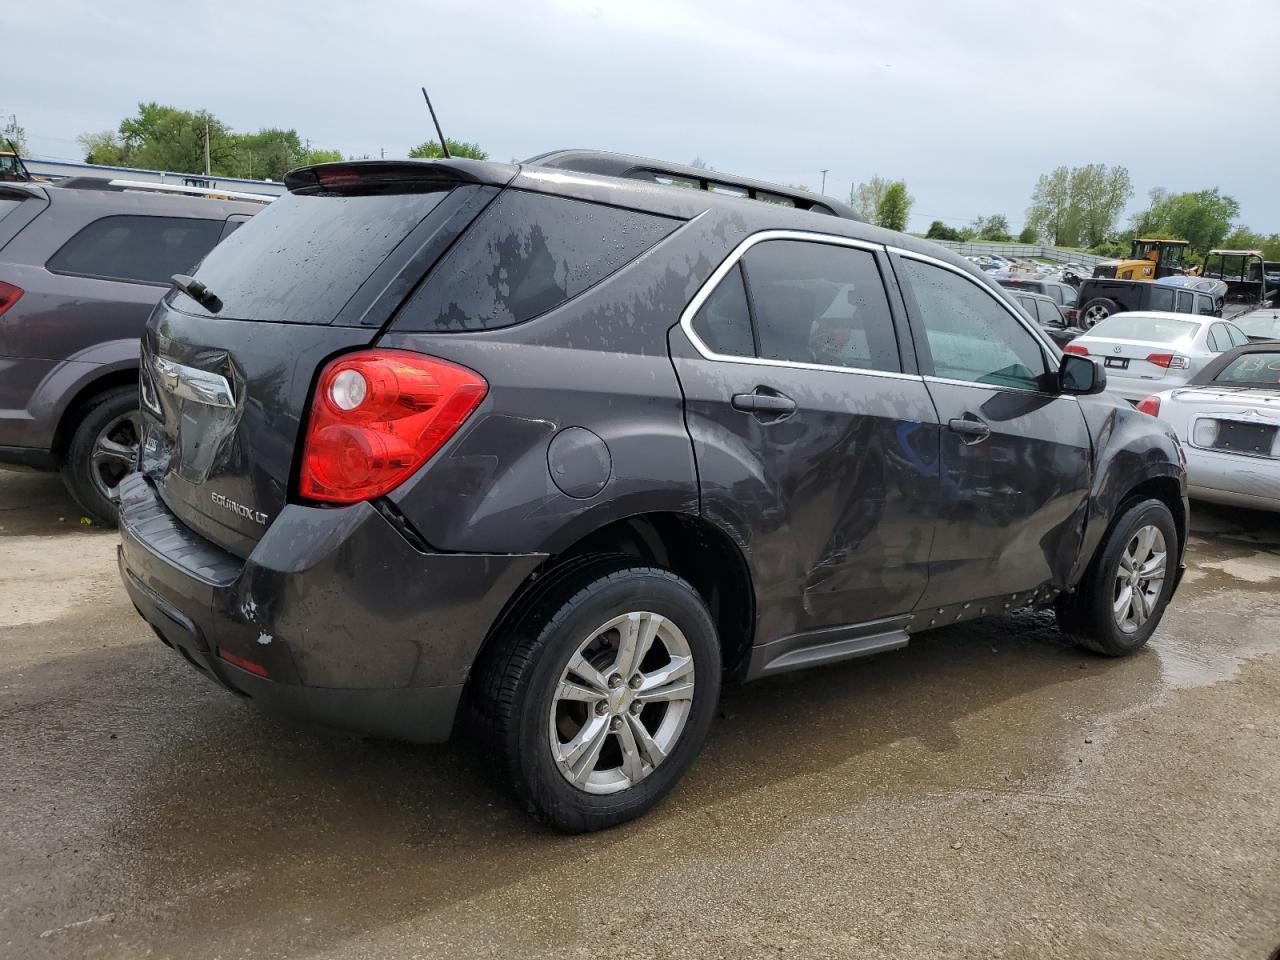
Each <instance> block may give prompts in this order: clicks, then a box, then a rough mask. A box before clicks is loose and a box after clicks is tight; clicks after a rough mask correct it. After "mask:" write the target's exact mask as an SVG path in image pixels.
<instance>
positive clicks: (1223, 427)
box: [1138, 343, 1280, 511]
mask: <svg viewBox="0 0 1280 960" xmlns="http://www.w3.org/2000/svg"><path fill="white" fill-rule="evenodd" d="M1138 409H1139V410H1141V411H1143V412H1144V413H1149V414H1151V415H1152V416H1156V417H1159V418H1160V419H1161V420H1164V421H1165V422H1166V423H1168V424H1169V425H1170V426H1171V427H1173V429H1174V430H1175V431H1176V432H1177V434H1178V439H1180V440H1181V441H1182V445H1183V450H1184V451H1185V452H1186V457H1187V482H1188V487H1189V492H1190V494H1191V496H1192V497H1194V498H1196V499H1199V500H1208V501H1211V502H1213V503H1228V504H1233V505H1235V506H1241V507H1254V508H1256V509H1259V510H1277V511H1280V343H1255V344H1251V345H1250V346H1247V347H1241V348H1239V349H1237V350H1231V351H1229V352H1227V353H1224V354H1223V355H1222V356H1220V357H1218V358H1217V359H1215V360H1214V361H1213V362H1211V363H1210V364H1209V365H1208V366H1206V367H1205V368H1204V369H1203V370H1202V371H1200V373H1198V374H1197V375H1196V376H1195V377H1193V378H1192V379H1191V382H1190V383H1188V384H1187V385H1186V386H1185V387H1181V388H1179V389H1176V390H1167V391H1164V392H1163V393H1159V394H1156V395H1155V396H1151V397H1148V398H1147V399H1145V400H1143V401H1142V402H1141V403H1139V404H1138Z"/></svg>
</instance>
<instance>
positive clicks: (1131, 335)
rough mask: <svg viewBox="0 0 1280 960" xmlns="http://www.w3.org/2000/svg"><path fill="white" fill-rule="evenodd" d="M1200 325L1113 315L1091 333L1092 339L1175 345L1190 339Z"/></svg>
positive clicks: (1130, 314) (1126, 314) (1180, 321)
mask: <svg viewBox="0 0 1280 960" xmlns="http://www.w3.org/2000/svg"><path fill="white" fill-rule="evenodd" d="M1198 328H1199V324H1196V323H1192V322H1190V321H1188V320H1174V319H1172V318H1170V317H1152V316H1143V315H1142V314H1140V313H1113V314H1112V315H1111V316H1109V317H1107V319H1105V320H1103V321H1102V322H1101V323H1099V324H1098V325H1097V326H1095V327H1094V328H1093V329H1092V330H1090V331H1089V336H1091V337H1105V338H1106V339H1108V340H1141V341H1143V342H1145V343H1173V342H1174V341H1175V340H1181V339H1182V338H1183V337H1189V336H1191V335H1192V334H1193V333H1195V332H1196V330H1197V329H1198Z"/></svg>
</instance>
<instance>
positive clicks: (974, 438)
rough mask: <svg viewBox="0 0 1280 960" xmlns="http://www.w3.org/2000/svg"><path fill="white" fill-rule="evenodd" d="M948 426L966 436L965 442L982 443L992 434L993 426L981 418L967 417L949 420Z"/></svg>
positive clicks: (954, 431)
mask: <svg viewBox="0 0 1280 960" xmlns="http://www.w3.org/2000/svg"><path fill="white" fill-rule="evenodd" d="M947 428H948V429H949V430H951V431H952V432H953V433H958V434H960V435H961V436H962V437H964V438H965V441H964V442H965V443H981V442H982V441H983V440H985V439H987V437H989V436H991V428H990V427H989V426H987V425H986V424H985V423H983V422H982V421H981V420H970V419H968V418H967V417H966V418H963V419H956V420H951V421H949V422H948V423H947Z"/></svg>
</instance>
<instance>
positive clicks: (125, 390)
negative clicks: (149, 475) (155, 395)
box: [62, 387, 142, 527]
mask: <svg viewBox="0 0 1280 960" xmlns="http://www.w3.org/2000/svg"><path fill="white" fill-rule="evenodd" d="M141 429H142V414H141V412H140V411H139V409H138V388H137V387H112V388H111V389H110V390H104V391H103V392H102V393H100V394H98V395H97V396H96V397H94V398H92V399H91V400H89V401H88V403H87V404H86V405H85V406H83V407H81V408H80V423H79V424H78V425H77V426H76V428H75V432H74V433H72V434H71V442H70V443H69V444H68V445H67V455H66V459H65V460H64V461H63V465H62V482H63V483H64V484H65V485H66V487H67V490H68V491H69V492H70V494H71V496H72V497H74V498H75V501H76V503H78V504H79V505H80V508H81V509H82V510H83V511H84V512H85V513H87V514H88V515H89V516H90V517H92V518H93V519H94V520H96V521H98V522H99V523H102V524H105V525H106V526H109V527H114V526H115V525H116V519H117V508H116V499H117V492H116V491H117V488H118V486H119V484H120V481H121V480H122V479H124V476H125V474H127V473H130V472H132V471H133V469H134V465H135V464H136V462H137V458H138V442H139V438H140V436H141Z"/></svg>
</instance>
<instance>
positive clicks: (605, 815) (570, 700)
mask: <svg viewBox="0 0 1280 960" xmlns="http://www.w3.org/2000/svg"><path fill="white" fill-rule="evenodd" d="M495 640H496V641H497V642H498V644H499V646H498V647H497V652H496V653H495V654H493V655H491V656H490V657H489V658H488V663H487V664H486V665H485V666H484V667H483V668H482V669H483V674H482V678H481V679H482V683H481V686H480V687H479V690H478V693H479V696H480V697H481V698H482V701H483V702H482V703H480V704H478V708H479V712H480V714H481V715H482V716H485V717H487V719H488V726H489V731H488V732H489V735H490V737H491V739H492V741H493V743H494V745H495V747H496V748H497V751H498V753H499V755H500V756H501V757H502V759H503V761H504V763H505V766H506V770H507V773H508V775H509V777H510V780H511V783H512V785H513V786H514V788H515V790H516V793H517V794H518V795H519V796H520V797H521V798H522V799H524V800H525V802H526V803H527V804H528V805H529V807H530V809H531V811H532V812H533V814H534V815H535V817H537V818H538V819H540V820H543V821H545V822H547V823H550V824H552V825H553V826H555V827H556V828H558V829H560V830H563V831H565V832H569V833H581V832H586V831H590V830H599V829H602V828H605V827H611V826H615V825H617V824H620V823H625V822H626V821H628V820H632V819H634V818H636V817H638V816H640V815H642V814H644V813H645V812H647V811H648V810H649V809H650V808H652V807H653V806H654V805H655V804H656V803H658V801H659V800H661V799H662V798H663V797H664V796H665V795H666V794H667V792H668V791H670V790H671V788H672V787H674V786H675V784H676V783H677V782H678V781H679V780H680V778H681V777H682V776H683V775H684V773H685V771H686V770H687V769H688V768H689V766H690V765H691V764H692V763H693V761H694V758H695V757H696V756H697V755H698V753H699V751H700V750H701V749H702V746H703V744H704V743H705V741H706V738H707V733H708V731H709V730H710V728H711V722H712V719H713V718H714V715H715V709H716V704H717V702H718V700H719V696H720V670H721V661H720V645H719V640H718V638H717V636H716V628H715V623H714V621H713V620H712V618H711V614H710V612H709V611H708V610H707V607H706V604H705V603H704V602H703V601H702V598H701V597H700V596H699V595H698V594H697V592H696V591H695V590H694V589H693V588H692V587H691V586H690V585H689V584H688V583H687V582H685V581H684V580H683V579H681V578H680V577H678V576H676V575H675V574H673V573H671V572H670V571H667V570H663V569H660V568H657V567H645V566H636V565H633V561H628V560H625V559H621V558H619V559H616V560H613V561H605V562H604V563H603V564H599V565H589V566H587V567H586V568H585V569H583V570H582V571H581V573H580V574H579V575H578V576H574V577H570V578H569V579H568V580H566V581H562V582H560V583H558V584H556V585H555V586H554V587H553V588H552V589H550V590H549V591H548V592H547V593H546V594H545V595H544V596H543V597H541V598H540V599H539V600H538V602H537V603H536V604H535V605H534V606H532V607H531V608H529V609H528V610H527V612H526V614H525V615H524V616H521V617H520V618H519V621H518V622H516V623H513V624H512V625H511V626H510V627H509V628H508V631H507V633H506V635H505V636H502V637H497V638H495Z"/></svg>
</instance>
